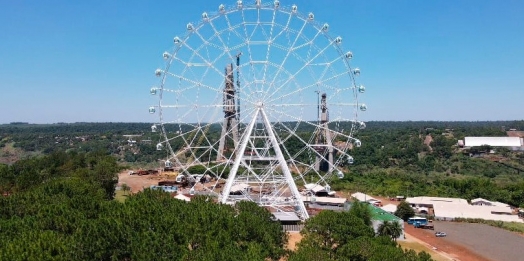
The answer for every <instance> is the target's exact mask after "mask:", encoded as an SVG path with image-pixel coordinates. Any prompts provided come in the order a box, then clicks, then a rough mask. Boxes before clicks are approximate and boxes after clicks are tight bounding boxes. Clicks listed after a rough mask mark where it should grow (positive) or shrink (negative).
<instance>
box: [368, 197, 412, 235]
mask: <svg viewBox="0 0 524 261" xmlns="http://www.w3.org/2000/svg"><path fill="white" fill-rule="evenodd" d="M369 208H370V210H371V223H372V224H373V229H374V230H375V232H377V231H378V227H379V226H380V225H381V224H382V223H384V221H390V222H397V223H399V224H400V226H401V227H402V233H401V234H400V236H399V237H398V238H397V239H400V240H403V239H404V238H405V237H404V221H403V220H402V219H401V218H399V217H397V216H395V215H393V214H391V213H389V212H387V211H385V210H383V209H381V208H379V207H375V206H373V205H369Z"/></svg>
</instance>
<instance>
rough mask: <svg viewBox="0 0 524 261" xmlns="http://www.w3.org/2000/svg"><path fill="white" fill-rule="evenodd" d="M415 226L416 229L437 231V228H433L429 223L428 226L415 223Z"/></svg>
mask: <svg viewBox="0 0 524 261" xmlns="http://www.w3.org/2000/svg"><path fill="white" fill-rule="evenodd" d="M413 226H414V227H415V228H422V229H430V230H435V226H433V224H429V223H427V224H422V223H420V222H415V223H413Z"/></svg>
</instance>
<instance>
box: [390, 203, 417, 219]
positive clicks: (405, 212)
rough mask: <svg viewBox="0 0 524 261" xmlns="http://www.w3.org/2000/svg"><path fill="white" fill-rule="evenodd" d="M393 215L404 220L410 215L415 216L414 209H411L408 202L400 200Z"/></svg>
mask: <svg viewBox="0 0 524 261" xmlns="http://www.w3.org/2000/svg"><path fill="white" fill-rule="evenodd" d="M395 216H397V217H399V218H401V219H402V220H404V221H407V220H408V219H409V218H410V217H413V216H415V210H413V208H412V207H411V206H410V205H409V203H408V202H406V201H402V202H400V204H398V206H397V211H395Z"/></svg>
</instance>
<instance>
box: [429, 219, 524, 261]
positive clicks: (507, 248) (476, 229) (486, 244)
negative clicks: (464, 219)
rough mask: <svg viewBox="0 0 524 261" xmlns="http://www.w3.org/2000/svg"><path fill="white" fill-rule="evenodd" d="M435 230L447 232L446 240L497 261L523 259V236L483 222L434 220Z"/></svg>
mask: <svg viewBox="0 0 524 261" xmlns="http://www.w3.org/2000/svg"><path fill="white" fill-rule="evenodd" d="M434 223H435V231H444V232H446V233H447V237H446V240H449V241H451V242H454V243H457V244H460V245H462V246H464V247H466V248H468V249H470V250H472V251H474V252H476V253H478V254H480V255H481V256H484V257H486V258H489V259H492V260H497V261H516V260H524V236H522V235H519V234H517V233H513V232H509V231H506V230H503V229H500V228H496V227H491V226H488V225H483V224H469V223H455V222H443V221H440V222H438V221H435V222H434ZM432 232H433V231H432Z"/></svg>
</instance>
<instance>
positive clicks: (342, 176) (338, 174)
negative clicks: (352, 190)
mask: <svg viewBox="0 0 524 261" xmlns="http://www.w3.org/2000/svg"><path fill="white" fill-rule="evenodd" d="M337 177H338V178H339V179H343V178H344V173H343V172H342V171H340V170H339V171H337Z"/></svg>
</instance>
